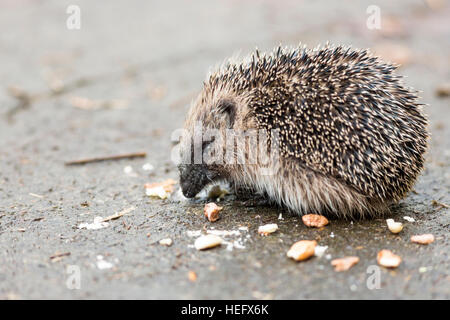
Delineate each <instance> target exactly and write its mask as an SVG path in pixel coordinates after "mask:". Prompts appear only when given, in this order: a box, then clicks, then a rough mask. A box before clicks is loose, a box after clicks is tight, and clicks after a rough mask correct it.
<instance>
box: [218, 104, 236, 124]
mask: <svg viewBox="0 0 450 320" xmlns="http://www.w3.org/2000/svg"><path fill="white" fill-rule="evenodd" d="M217 111H218V112H219V113H221V114H224V115H226V117H227V120H228V127H229V128H231V127H232V126H233V125H234V120H235V117H236V104H235V103H234V101H232V100H228V99H226V100H221V101H220V102H219V105H218V106H217Z"/></svg>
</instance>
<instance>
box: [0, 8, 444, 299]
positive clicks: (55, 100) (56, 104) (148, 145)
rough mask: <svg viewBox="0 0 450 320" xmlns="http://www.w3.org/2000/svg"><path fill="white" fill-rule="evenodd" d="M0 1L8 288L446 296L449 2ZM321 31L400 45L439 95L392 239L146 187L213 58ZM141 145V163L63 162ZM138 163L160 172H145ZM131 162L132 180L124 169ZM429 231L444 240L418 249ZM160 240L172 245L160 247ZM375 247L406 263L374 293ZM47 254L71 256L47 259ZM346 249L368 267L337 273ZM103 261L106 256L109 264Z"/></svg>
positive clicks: (1, 265) (0, 136)
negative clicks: (307, 255) (211, 216)
mask: <svg viewBox="0 0 450 320" xmlns="http://www.w3.org/2000/svg"><path fill="white" fill-rule="evenodd" d="M70 4H76V5H79V7H80V8H81V29H80V30H68V29H67V28H66V19H67V17H68V14H66V8H67V6H68V5H70ZM369 5H377V6H379V8H380V9H381V18H382V20H381V22H382V28H381V29H380V30H369V29H368V28H367V27H366V20H367V18H368V17H369V15H368V14H367V13H366V9H367V7H368V6H369ZM0 6H1V10H0V29H1V30H2V32H1V33H0V48H1V50H0V66H1V68H0V86H1V88H2V90H1V91H0V114H1V118H0V163H1V170H0V298H3V299H14V298H23V299H36V298H57V299H70V298H77V299H78V298H82V299H86V298H87V299H90V298H105V299H110V298H176V299H179V298H193V299H212V298H219V299H221V298H228V299H236V298H246V299H247V298H249V299H263V298H273V299H317V298H319V299H330V298H336V299H360V298H363V299H408V298H414V299H415V298H425V299H430V298H441V299H442V298H444V299H448V298H449V297H450V275H449V270H450V268H449V238H448V230H449V223H450V219H449V214H448V213H449V209H448V208H442V207H439V206H433V204H432V201H433V200H436V201H438V202H440V203H444V204H447V205H448V204H450V195H449V186H450V182H449V181H450V179H449V178H450V172H449V170H448V169H449V165H450V139H449V135H450V126H449V123H450V109H449V108H450V106H449V98H438V97H437V96H436V94H435V89H436V87H438V86H439V85H440V84H442V83H444V82H448V81H449V80H450V71H449V68H448V66H449V62H450V6H449V4H448V2H445V1H442V3H441V1H436V0H435V1H395V2H393V1H358V2H343V1H333V2H331V1H330V2H324V1H314V2H312V1H311V2H305V1H210V0H205V1H195V2H191V1H186V2H184V1H177V2H175V1H158V2H156V1H154V2H150V1H88V0H85V1H65V0H64V1H32V0H21V1H16V0H8V1H2V3H1V4H0ZM327 40H330V41H331V42H333V43H343V44H347V45H350V44H351V45H353V46H354V47H370V48H375V49H376V50H380V54H382V55H383V56H386V58H392V54H397V57H394V58H392V59H397V60H401V62H403V63H404V66H402V67H401V68H400V70H399V72H400V73H401V74H404V75H407V76H408V78H407V79H406V81H407V83H408V85H410V86H413V87H415V88H418V89H420V90H422V91H423V93H422V96H423V101H424V102H425V103H429V104H430V105H429V106H427V107H426V108H425V109H426V112H427V114H428V115H429V117H430V130H431V132H432V140H431V142H430V145H431V147H430V151H429V154H428V156H427V165H426V170H425V172H424V174H423V175H422V176H421V178H420V179H419V181H418V183H417V185H416V187H415V192H413V193H411V194H410V195H409V196H408V197H407V198H406V199H405V200H404V201H402V202H401V203H400V204H399V205H397V206H395V207H394V208H393V209H392V217H394V218H395V219H396V220H399V221H402V222H404V224H405V229H404V230H403V231H402V232H401V233H400V234H399V235H394V234H391V233H390V232H389V231H387V229H386V226H385V221H384V220H383V219H376V220H371V221H357V222H353V223H350V222H349V221H331V224H330V225H329V226H327V227H326V228H325V229H323V230H312V229H307V228H306V227H305V226H304V225H303V224H302V222H301V220H300V219H299V218H298V217H290V216H288V215H287V213H286V212H284V211H283V210H282V209H279V208H274V207H270V206H260V205H252V204H251V203H249V202H242V201H237V200H236V201H235V200H233V198H228V199H227V200H226V201H225V202H224V205H225V209H224V210H223V215H222V216H223V218H222V219H221V220H219V221H218V222H216V223H215V224H210V223H208V222H206V221H205V220H204V217H203V216H202V207H203V204H202V203H198V202H197V203H196V202H181V203H178V202H175V201H173V200H154V199H150V198H148V197H146V196H145V194H144V188H143V186H144V184H145V183H147V182H154V181H160V180H163V179H166V178H174V179H178V177H177V170H176V168H175V165H174V164H173V163H172V162H171V160H170V152H171V148H172V145H171V142H170V134H171V132H172V131H173V130H174V129H176V128H179V127H181V125H182V122H183V118H184V115H185V113H186V110H187V108H188V107H189V102H190V100H191V99H192V97H193V95H195V93H196V92H198V91H199V90H200V88H201V84H202V81H203V79H204V77H205V74H206V72H207V70H208V68H209V67H210V66H213V65H215V64H217V63H220V62H221V61H223V60H224V59H225V58H226V57H228V56H230V55H232V54H234V53H236V52H239V51H240V52H241V53H242V54H245V53H248V52H250V51H251V50H253V49H254V48H255V47H256V46H257V47H258V48H260V49H262V50H267V49H271V48H272V47H273V46H275V45H277V44H278V43H280V42H281V43H283V44H287V45H291V44H293V45H295V44H297V43H298V42H300V41H302V42H304V43H306V44H307V45H308V46H315V45H316V44H319V43H323V42H325V41H327ZM392 44H395V45H396V46H397V47H396V48H394V49H393V48H392ZM386 48H387V49H386ZM77 97H78V100H77ZM80 97H81V98H86V99H90V100H87V101H88V102H90V103H87V104H86V103H85V104H84V105H83V103H82V102H83V101H81V102H80V99H79V98H80ZM117 99H119V100H120V101H117ZM96 101H97V102H96ZM98 101H102V102H101V103H98ZM82 106H85V107H88V109H81V108H80V107H82ZM89 107H90V108H89ZM92 107H98V108H94V109H93V108H92ZM135 151H145V152H147V153H148V155H147V158H146V159H135V160H121V161H111V162H103V163H96V164H88V165H85V166H78V167H76V166H73V167H68V166H65V165H64V161H66V160H73V159H78V158H82V157H91V156H98V155H105V154H119V153H124V152H135ZM145 163H151V164H152V165H153V166H154V167H155V170H154V171H153V172H151V173H149V172H147V171H144V170H143V169H142V165H143V164H145ZM126 166H132V168H133V169H134V173H135V175H133V174H132V175H130V174H126V173H124V167H126ZM130 206H135V207H136V210H135V211H133V212H130V213H129V214H127V215H125V216H123V217H121V218H119V219H117V220H114V221H111V222H110V225H109V226H108V227H106V228H103V229H99V230H84V229H83V230H80V229H78V228H77V226H78V225H79V224H80V223H85V222H92V221H93V219H94V217H95V216H102V217H106V216H109V215H111V214H113V213H115V212H118V211H121V210H123V209H125V208H128V207H130ZM279 213H284V220H278V215H279ZM403 216H410V217H413V218H414V219H415V222H407V221H405V220H403ZM264 223H278V225H279V227H280V230H279V231H278V232H277V233H275V234H273V235H271V236H268V237H260V236H258V234H257V231H256V230H257V228H258V226H259V225H261V224H264ZM242 226H247V227H248V230H249V231H248V232H246V231H243V230H239V229H238V228H239V227H242ZM202 228H207V229H212V228H215V229H216V230H238V233H239V235H235V236H228V237H226V239H227V240H229V241H233V240H239V241H242V242H243V244H244V247H245V248H244V249H239V248H234V249H233V250H231V251H230V250H227V249H226V246H222V247H221V248H216V249H214V250H210V251H207V252H198V251H196V250H195V249H193V248H192V247H190V245H192V243H193V241H194V238H192V237H189V236H188V235H187V231H192V230H200V229H202ZM421 233H433V234H434V235H435V237H436V241H435V242H434V243H433V244H431V245H428V246H419V245H416V244H412V243H410V241H409V238H410V236H411V235H413V234H421ZM165 237H170V238H172V240H173V242H174V243H173V245H172V246H171V247H164V246H160V245H159V244H157V243H156V242H157V241H158V240H159V239H161V238H165ZM300 239H317V240H318V242H319V244H320V245H322V246H328V249H327V251H326V253H325V256H323V257H321V258H318V257H314V258H312V259H311V260H309V261H306V262H302V263H295V262H293V261H291V260H289V259H288V258H287V257H286V251H287V249H288V248H289V246H290V245H291V244H292V243H293V242H295V241H297V240H300ZM244 240H245V241H244ZM383 248H386V249H391V250H392V251H394V252H395V253H397V254H399V255H400V256H401V257H402V258H403V263H402V264H401V265H400V267H399V268H397V269H395V270H388V269H384V268H381V269H380V288H379V289H370V288H369V287H370V286H369V287H368V285H367V281H369V283H372V282H371V281H372V280H373V278H372V279H371V278H370V276H371V275H372V273H367V270H368V267H370V266H371V265H376V254H377V252H378V251H379V250H380V249H383ZM55 253H70V255H68V256H63V257H60V258H57V259H50V257H51V256H52V255H54V254H55ZM327 254H328V255H330V256H326V255H327ZM99 255H101V256H103V261H104V262H105V261H106V264H105V263H104V262H100V263H99V258H98V256H99ZM345 255H357V256H359V257H360V259H361V261H360V262H359V264H357V265H356V266H355V267H354V268H352V269H351V270H349V271H347V272H343V273H336V272H334V270H333V268H332V267H331V265H330V260H329V258H330V257H331V258H337V257H342V256H345ZM108 263H111V264H112V267H111V268H104V269H102V268H101V267H102V266H103V267H108ZM69 266H76V267H75V268H79V271H80V281H81V282H80V289H73V290H71V289H70V288H69V287H70V286H69V287H68V286H67V283H68V280H71V279H73V277H72V278H71V276H76V273H70V274H68V273H67V270H68V267H69ZM109 266H111V265H109ZM99 267H100V268H99ZM69 270H70V269H69ZM369 270H370V269H369ZM189 271H193V272H195V273H196V275H197V279H196V281H191V280H189V277H188V274H189ZM71 283H72V284H74V283H75V282H71Z"/></svg>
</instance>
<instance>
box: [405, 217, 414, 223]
mask: <svg viewBox="0 0 450 320" xmlns="http://www.w3.org/2000/svg"><path fill="white" fill-rule="evenodd" d="M403 219H405V220H406V221H408V222H415V221H416V220H414V218H411V217H408V216H404V217H403Z"/></svg>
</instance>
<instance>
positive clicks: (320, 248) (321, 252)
mask: <svg viewBox="0 0 450 320" xmlns="http://www.w3.org/2000/svg"><path fill="white" fill-rule="evenodd" d="M327 249H328V246H316V247H315V248H314V255H315V256H316V257H319V258H321V257H322V256H323V255H324V253H325V251H327Z"/></svg>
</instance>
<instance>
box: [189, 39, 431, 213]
mask: <svg viewBox="0 0 450 320" xmlns="http://www.w3.org/2000/svg"><path fill="white" fill-rule="evenodd" d="M395 69H396V67H395V66H393V65H391V64H388V63H385V62H383V61H381V60H380V59H378V58H377V57H373V56H371V55H370V53H369V52H368V51H366V50H362V51H356V50H352V49H349V48H343V47H325V48H317V49H314V50H308V49H305V48H295V49H282V48H278V49H277V50H276V51H274V52H273V53H272V54H271V55H268V56H267V55H264V56H261V55H260V54H259V53H258V52H257V53H256V54H254V55H253V56H251V58H250V59H247V60H246V61H244V62H241V63H232V62H230V63H228V64H227V65H226V66H224V67H223V68H222V69H220V70H219V71H218V72H216V73H213V74H212V75H211V76H210V77H209V79H208V81H207V82H206V83H205V85H204V88H203V91H202V93H201V94H200V95H199V97H198V98H197V100H196V101H195V102H194V104H193V105H192V107H191V109H190V111H189V114H188V118H187V120H186V123H185V128H186V129H187V131H188V132H193V131H194V130H193V128H194V126H195V123H201V124H202V125H203V127H204V128H216V129H218V130H219V132H220V136H219V137H216V139H215V140H214V142H211V143H209V144H206V145H203V146H204V147H206V148H212V147H214V148H217V150H229V147H228V146H227V145H226V141H225V138H224V137H225V136H226V135H227V130H229V129H233V130H235V131H244V132H245V131H250V130H254V129H258V130H263V131H266V132H267V134H268V138H267V140H266V141H265V142H266V144H267V145H268V146H270V147H272V146H277V148H278V151H279V157H278V158H276V159H271V161H270V162H269V164H266V165H265V166H262V165H261V164H260V163H257V164H248V163H245V164H229V163H225V164H208V163H202V164H200V166H197V167H193V166H190V165H187V166H185V167H183V170H184V172H185V173H186V172H187V173H189V172H191V171H192V172H194V171H195V172H196V174H195V175H192V174H191V175H189V174H184V175H182V176H181V182H182V185H183V184H184V185H185V186H195V187H191V190H190V192H187V193H188V194H189V195H191V194H192V193H194V192H195V191H197V190H198V189H201V188H202V187H204V184H205V183H209V182H211V181H214V180H215V179H228V180H232V181H233V182H234V183H235V184H237V185H243V186H247V187H249V188H251V189H256V190H258V191H260V192H262V193H265V194H267V195H268V196H269V198H271V199H272V200H274V201H276V202H278V203H279V204H280V205H284V206H286V207H288V208H290V209H291V210H292V211H294V212H297V213H298V214H304V213H309V212H311V211H312V212H317V213H321V212H322V211H327V212H332V213H334V214H335V215H337V216H346V217H353V216H364V215H373V214H376V213H380V212H383V211H385V210H386V208H387V206H388V205H389V204H391V203H393V202H396V201H398V200H399V199H401V198H403V197H404V196H405V195H406V194H407V192H408V191H409V190H411V188H412V185H413V184H414V182H415V180H416V178H417V177H418V175H419V174H420V172H421V170H422V169H423V164H424V153H425V151H426V149H427V139H428V132H427V129H426V126H427V120H426V118H425V116H424V114H423V112H422V110H421V105H420V104H419V103H418V102H417V100H418V97H417V95H416V92H415V91H412V90H411V89H409V88H407V87H405V86H404V85H403V83H402V81H401V77H400V76H398V75H396V74H395V72H394V71H395ZM273 131H277V132H278V133H279V135H278V136H277V137H276V138H272V137H271V136H270V132H273ZM189 139H190V138H187V139H184V140H182V142H181V145H182V148H181V150H182V157H186V155H188V154H190V153H192V152H191V150H188V149H190V147H189V148H188V147H187V145H188V143H187V141H191V140H189ZM239 139H241V140H242V138H239ZM239 139H238V140H239ZM200 143H203V142H200ZM193 145H194V146H195V145H197V147H203V146H198V143H197V144H196V143H195V142H194V143H193ZM256 148H257V146H255V145H253V146H252V145H249V146H245V147H243V148H236V149H237V150H234V149H233V150H232V151H233V152H237V151H241V152H243V153H244V154H245V155H246V156H248V154H249V153H250V151H252V150H255V149H256ZM266 156H267V157H269V158H271V157H272V155H271V154H270V155H269V154H267V155H266ZM263 169H264V170H263ZM267 169H270V170H269V171H270V174H267ZM192 176H195V177H196V178H189V177H192ZM184 191H185V190H184V189H183V192H184Z"/></svg>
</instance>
